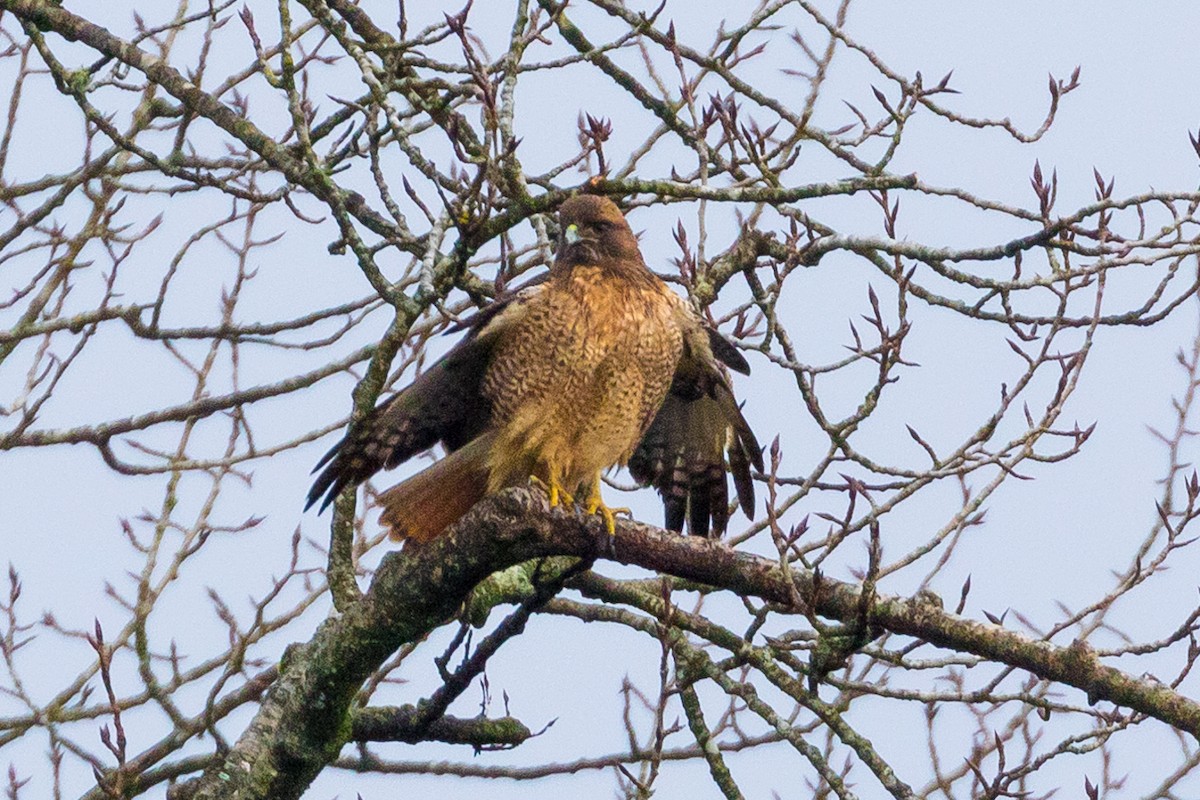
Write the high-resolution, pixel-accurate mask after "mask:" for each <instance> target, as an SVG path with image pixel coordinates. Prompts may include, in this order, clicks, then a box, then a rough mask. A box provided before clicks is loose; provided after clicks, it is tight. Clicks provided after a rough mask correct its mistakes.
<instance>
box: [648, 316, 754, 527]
mask: <svg viewBox="0 0 1200 800" xmlns="http://www.w3.org/2000/svg"><path fill="white" fill-rule="evenodd" d="M694 325H695V326H696V327H698V328H700V329H701V330H700V331H691V332H689V333H690V335H685V336H684V349H683V354H682V355H681V356H680V359H679V364H678V366H677V367H676V369H675V375H674V377H673V379H672V381H671V389H670V391H669V392H668V393H667V398H666V400H664V401H663V404H662V406H661V407H660V408H659V410H658V413H657V414H656V415H655V417H654V420H653V421H652V422H651V423H650V427H649V428H647V429H646V433H645V435H644V436H643V437H642V440H641V442H640V443H639V444H638V446H637V449H636V450H635V451H634V453H633V456H632V457H631V458H630V459H629V472H630V474H631V475H632V476H633V478H634V480H636V481H637V482H638V483H639V484H641V485H642V486H653V487H654V488H655V489H657V490H658V493H659V495H661V496H662V500H663V510H664V514H665V524H666V527H667V528H669V529H671V530H673V531H682V530H683V522H684V519H685V518H686V519H687V520H688V531H689V532H690V533H691V534H692V535H693V536H708V535H710V534H711V535H713V536H720V535H721V534H722V533H724V531H725V527H726V525H727V524H728V523H729V485H728V482H727V481H726V479H725V470H726V450H728V459H729V460H728V469H729V471H730V472H732V473H733V484H734V487H735V489H736V491H737V497H738V504H739V505H740V506H741V508H742V511H743V512H745V514H746V516H753V514H754V482H753V480H752V479H751V477H750V466H751V465H754V467H755V468H756V469H758V470H759V471H760V472H761V471H762V469H763V461H762V451H761V449H760V448H759V446H758V441H757V440H756V439H755V438H754V432H753V431H751V430H750V426H749V425H748V424H747V423H746V419H745V417H743V416H742V411H741V408H740V407H739V406H738V403H737V401H736V400H735V399H734V397H733V390H732V389H731V388H730V386H729V381H728V379H727V378H726V377H725V373H724V372H723V370H722V368H721V366H720V364H719V363H718V361H720V362H721V363H723V364H725V366H727V367H729V368H730V369H734V370H737V371H738V372H741V373H743V374H746V375H748V374H750V365H749V364H748V363H747V362H746V359H745V358H743V357H742V354H741V353H740V352H738V350H737V348H736V347H734V346H733V345H732V344H731V343H730V342H729V341H728V340H726V339H725V338H724V337H723V336H721V334H720V333H718V332H717V331H715V330H714V329H712V328H709V327H708V326H707V325H704V324H703V323H701V322H700V321H699V320H696V321H695V323H694Z"/></svg>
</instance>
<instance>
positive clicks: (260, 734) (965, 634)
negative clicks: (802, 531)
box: [193, 489, 1200, 798]
mask: <svg viewBox="0 0 1200 800" xmlns="http://www.w3.org/2000/svg"><path fill="white" fill-rule="evenodd" d="M554 555H573V556H577V557H584V558H596V559H608V560H612V561H617V562H620V563H624V564H634V565H638V566H642V567H645V568H647V569H652V570H657V571H660V572H665V573H668V574H671V575H676V576H678V577H682V578H685V579H689V580H693V581H698V582H701V583H705V584H709V585H711V586H715V587H720V588H723V589H727V590H731V591H734V592H736V593H738V594H740V595H752V596H756V597H760V598H763V599H766V600H770V601H772V602H775V603H778V604H781V605H783V606H785V607H795V601H796V598H797V597H799V598H801V600H802V601H803V602H804V603H807V604H809V605H811V607H812V609H813V610H814V611H816V612H817V613H819V614H821V615H823V616H826V617H830V618H834V619H840V620H847V621H849V620H853V619H856V618H857V617H858V615H859V613H860V609H859V593H858V590H857V588H856V587H854V586H852V585H850V584H846V583H842V582H838V581H833V580H830V579H828V578H821V579H817V580H814V577H813V575H812V574H811V573H808V572H803V571H792V572H791V574H790V575H789V574H787V573H785V572H783V571H782V570H781V568H780V566H779V564H778V562H777V561H773V560H769V559H765V558H761V557H758V556H754V555H750V554H747V553H740V552H737V551H735V550H732V549H730V548H728V547H726V546H724V545H722V544H720V543H718V542H711V541H708V540H704V539H691V538H685V537H680V536H676V535H673V534H669V533H666V532H663V531H660V530H658V529H656V528H653V527H651V526H648V525H643V524H640V523H637V522H621V523H620V524H619V525H618V527H617V531H616V535H615V536H612V537H610V536H608V535H607V534H605V533H604V529H603V526H602V524H601V523H600V521H599V519H598V518H593V517H583V516H575V515H572V514H567V513H564V512H562V511H555V512H548V511H547V510H546V503H545V498H544V496H543V495H542V494H540V493H537V492H534V491H531V490H527V489H515V490H511V491H508V492H505V493H503V494H501V495H498V496H497V497H495V498H492V499H491V500H489V501H487V502H485V503H482V504H480V505H479V506H478V507H477V508H476V509H475V510H474V511H472V513H470V514H469V515H467V517H465V518H464V519H463V520H462V522H460V523H459V524H458V525H457V526H455V528H453V529H452V530H451V531H449V532H448V533H447V534H446V535H444V536H443V537H442V538H440V539H438V540H436V541H435V542H434V543H433V544H431V545H428V546H426V547H409V548H407V549H405V550H404V551H401V552H394V553H390V554H389V555H388V556H386V557H385V558H384V560H383V563H382V564H381V565H380V568H379V571H378V573H377V574H376V577H375V580H374V582H373V583H372V585H371V587H370V589H369V590H368V591H367V593H366V594H365V595H364V598H363V601H362V602H361V603H359V604H357V605H356V606H354V607H353V608H351V609H350V610H349V611H348V612H347V613H345V614H343V615H341V616H340V617H336V618H332V619H330V620H328V621H326V622H325V623H324V624H323V625H322V626H321V627H320V628H319V629H318V630H317V632H316V634H315V635H314V636H313V638H312V639H311V640H310V641H309V642H307V643H305V644H301V645H294V646H292V647H291V648H290V649H289V650H288V653H287V655H286V656H285V658H284V662H283V668H282V672H281V675H280V678H279V680H278V682H277V683H276V684H275V686H273V687H272V689H271V690H270V692H269V694H268V696H267V697H266V699H265V700H264V702H263V705H262V708H261V710H260V711H259V714H258V716H257V717H256V718H255V720H254V721H253V723H251V725H250V727H249V728H248V730H247V731H246V733H245V734H244V735H243V736H242V738H241V739H240V740H239V741H238V743H237V745H236V746H235V747H234V748H233V749H232V750H231V751H230V752H229V754H228V755H227V757H226V759H225V761H224V764H223V765H221V766H220V768H217V769H213V770H211V771H210V772H209V773H208V774H206V775H205V776H204V777H203V778H201V779H199V784H198V785H197V786H196V787H195V788H196V791H195V793H194V795H193V796H194V797H195V798H230V797H238V798H267V797H270V798H290V797H299V796H300V794H301V793H302V792H303V791H304V789H305V787H306V786H308V784H309V783H310V782H311V781H312V779H313V778H314V777H315V776H316V775H317V774H318V773H319V772H320V771H321V769H322V768H323V767H324V766H325V765H326V764H328V763H329V762H330V761H332V760H333V759H334V758H335V757H336V756H337V754H338V751H339V750H340V749H341V747H342V745H343V744H345V743H346V742H347V741H349V740H350V739H351V738H352V735H353V726H352V723H351V714H350V706H351V701H352V700H353V697H354V695H355V693H356V691H357V690H358V688H359V686H360V685H361V684H362V682H363V681H364V680H365V679H366V678H367V676H368V675H370V674H371V672H372V671H374V670H375V669H376V668H377V667H378V666H379V665H380V664H381V663H383V661H384V659H386V658H387V657H388V656H389V655H390V654H391V653H392V652H394V651H395V650H396V648H398V647H399V646H400V645H402V644H404V643H406V642H410V641H414V640H416V639H418V638H420V637H422V636H424V635H425V634H426V633H428V632H429V631H430V630H432V629H433V628H435V627H437V626H439V625H441V624H443V623H444V622H446V621H447V620H448V619H450V618H451V617H452V616H453V615H454V614H455V613H456V612H457V611H458V609H459V607H460V605H461V603H462V601H463V599H464V598H465V597H466V595H467V593H468V592H469V591H470V590H471V588H472V587H473V586H474V585H475V584H477V583H478V582H479V581H481V580H483V579H484V578H485V577H487V576H488V575H489V574H491V573H492V572H495V571H496V570H499V569H504V568H507V567H509V566H511V565H513V564H517V563H521V562H523V561H527V560H529V559H533V558H539V557H545V556H554ZM799 610H800V609H797V611H799ZM870 617H871V621H872V624H874V625H877V626H879V627H880V628H883V629H886V630H889V631H893V632H895V633H901V634H906V635H909V636H914V637H917V638H920V639H924V640H926V641H928V642H930V643H932V644H935V645H939V646H942V647H947V648H951V649H954V650H958V651H961V652H969V653H974V654H976V655H980V656H983V657H985V658H988V659H991V660H993V661H996V662H1000V663H1004V664H1009V665H1012V666H1016V667H1020V668H1022V669H1026V670H1028V671H1030V672H1032V673H1034V674H1035V675H1037V676H1039V677H1041V678H1044V679H1047V680H1053V681H1056V682H1059V683H1062V684H1065V685H1068V686H1074V687H1076V688H1078V689H1081V690H1083V691H1085V692H1087V694H1088V696H1089V698H1090V699H1092V700H1093V701H1096V700H1108V701H1110V702H1113V703H1116V704H1117V705H1122V706H1127V707H1130V708H1132V709H1134V710H1135V711H1137V712H1140V713H1144V714H1147V715H1149V716H1152V717H1154V718H1156V719H1159V720H1161V721H1163V722H1165V723H1167V724H1169V725H1171V726H1173V727H1175V728H1178V729H1180V730H1184V731H1187V732H1188V733H1191V734H1192V735H1193V736H1197V735H1200V705H1198V704H1197V703H1195V702H1193V701H1192V700H1189V699H1188V698H1185V697H1183V696H1181V695H1179V694H1177V693H1175V692H1173V691H1172V690H1171V689H1170V688H1169V687H1167V686H1163V685H1157V684H1154V683H1152V682H1150V681H1141V680H1138V679H1136V678H1133V677H1131V676H1129V675H1127V674H1125V673H1123V672H1121V671H1120V670H1117V669H1113V668H1111V667H1108V666H1104V665H1102V664H1101V663H1100V662H1099V660H1098V659H1097V658H1096V657H1095V655H1094V654H1092V653H1091V652H1090V650H1089V649H1088V648H1087V647H1086V645H1082V644H1076V645H1072V646H1070V647H1065V648H1064V647H1059V646H1056V645H1053V644H1051V643H1049V642H1044V641H1035V640H1032V639H1029V638H1027V637H1024V636H1021V635H1019V634H1016V633H1013V632H1012V631H1008V630H1005V629H1004V628H1001V627H1000V626H997V625H992V624H987V623H980V622H975V621H973V620H969V619H965V618H963V617H960V616H957V615H955V614H950V613H948V612H946V611H943V610H942V609H941V608H940V607H939V606H938V605H936V604H933V603H929V602H924V601H919V600H905V599H901V598H896V597H886V596H881V597H878V599H877V600H876V602H875V604H874V606H873V607H872V609H871V614H870ZM221 775H224V776H225V777H220V776H221Z"/></svg>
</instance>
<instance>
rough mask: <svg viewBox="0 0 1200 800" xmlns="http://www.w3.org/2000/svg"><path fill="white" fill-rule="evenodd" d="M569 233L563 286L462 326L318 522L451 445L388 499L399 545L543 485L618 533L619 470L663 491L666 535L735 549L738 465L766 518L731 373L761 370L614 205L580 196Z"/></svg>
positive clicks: (519, 294)
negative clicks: (347, 496)
mask: <svg viewBox="0 0 1200 800" xmlns="http://www.w3.org/2000/svg"><path fill="white" fill-rule="evenodd" d="M559 225H560V230H561V236H560V240H559V243H558V250H557V253H556V257H555V260H554V263H553V265H552V266H551V267H550V271H549V273H548V274H547V275H546V276H544V277H543V278H542V279H541V280H539V281H536V282H535V283H533V284H531V285H528V286H526V287H524V288H522V289H521V290H519V291H516V292H514V293H512V294H510V295H508V296H506V297H503V298H500V299H497V300H496V301H494V302H492V303H491V304H490V305H488V306H486V307H485V308H483V309H482V310H481V311H479V312H478V313H477V314H476V315H475V316H474V317H472V318H471V319H469V320H467V321H466V322H463V323H461V324H460V325H459V326H457V328H458V329H460V330H461V329H465V330H466V334H465V335H464V337H463V339H462V341H460V342H459V343H458V344H457V345H455V346H454V347H453V348H452V349H451V350H450V351H449V352H448V353H447V354H446V355H445V357H443V358H442V359H441V360H440V361H438V362H437V363H436V364H434V365H433V366H432V367H430V368H429V369H427V370H426V371H425V372H423V373H422V374H421V375H420V376H418V377H417V378H416V379H415V380H414V381H413V382H412V383H411V384H410V385H409V386H407V387H406V388H404V389H402V390H401V391H400V392H398V393H397V394H395V395H394V396H393V397H391V398H390V399H389V400H387V401H386V402H384V403H382V404H381V405H379V406H378V407H376V408H375V409H374V411H372V412H371V413H370V414H369V415H367V416H366V417H365V418H363V419H361V420H359V421H357V422H356V423H354V424H353V425H351V426H350V429H349V431H348V432H347V433H346V435H345V437H344V438H343V439H342V440H341V441H340V442H338V444H337V445H335V446H334V447H333V449H332V450H330V451H329V452H328V453H326V454H325V457H324V458H322V459H321V461H320V462H319V463H318V464H317V466H316V468H315V469H314V470H313V471H314V472H316V470H318V469H320V470H322V471H321V473H320V475H319V476H318V477H317V479H316V481H315V482H314V483H313V486H312V489H311V491H310V492H309V493H308V504H307V506H305V508H308V507H311V506H312V505H313V504H314V503H316V502H317V501H318V500H320V501H321V510H324V509H325V507H326V506H328V505H329V504H330V502H332V501H333V499H334V498H335V497H336V496H337V495H338V493H340V492H341V491H342V490H343V489H345V488H347V487H353V486H356V485H358V484H359V483H361V482H363V481H364V480H366V479H367V478H369V477H370V476H371V475H373V474H375V473H376V472H378V471H379V470H380V469H385V468H391V467H394V466H396V465H397V464H400V463H401V462H403V461H405V460H407V459H409V458H411V457H412V456H413V455H415V454H417V453H419V452H421V451H423V450H425V449H427V448H429V447H432V446H433V445H434V444H436V443H438V442H441V443H442V444H443V445H444V446H445V447H446V449H447V451H448V454H447V455H446V457H445V458H442V459H441V460H440V461H437V462H435V463H434V464H433V465H431V466H429V467H428V468H426V469H425V470H423V471H421V472H419V473H417V474H416V475H413V476H412V477H410V478H408V479H407V480H405V481H403V482H402V483H400V484H398V485H397V486H395V487H393V488H391V489H389V490H387V491H386V492H383V493H382V494H381V495H380V496H379V502H380V504H381V505H382V507H383V513H382V515H381V517H380V521H381V522H382V523H383V524H384V525H386V526H387V527H388V528H389V529H390V532H391V535H392V538H394V539H409V540H413V541H416V542H426V541H429V540H430V539H432V538H434V537H435V536H437V535H438V534H439V533H441V532H442V531H443V530H444V529H445V528H446V527H448V526H449V525H451V524H453V523H454V522H455V521H457V520H458V519H459V518H460V517H461V516H462V515H464V514H465V513H466V512H467V511H468V510H469V509H470V508H471V506H473V505H474V504H475V503H476V502H477V501H479V500H480V499H481V498H482V497H483V496H484V495H486V494H489V493H492V492H496V491H499V490H501V489H504V488H506V487H510V486H515V485H518V484H523V483H526V482H527V481H529V480H530V479H534V480H536V481H537V482H540V483H541V484H542V485H543V486H545V488H546V490H547V492H548V494H549V498H550V506H551V507H554V506H557V505H559V504H560V503H561V502H567V503H574V495H576V494H580V495H581V496H582V497H583V507H584V509H585V511H586V512H587V513H588V514H595V513H599V514H600V515H602V516H603V518H604V522H605V526H606V528H607V529H608V531H609V533H612V532H613V529H614V519H613V509H610V508H609V507H608V506H606V505H605V504H604V501H603V499H602V498H601V496H600V479H601V474H602V473H603V472H604V471H605V470H607V469H609V468H610V467H612V466H614V465H617V464H620V465H628V467H629V471H630V473H631V474H632V475H633V477H634V479H635V480H636V481H637V482H638V483H639V484H640V485H642V486H648V485H652V486H654V487H655V488H656V489H657V490H658V492H659V494H660V495H661V496H662V500H663V505H664V508H665V516H666V520H665V523H666V527H668V528H670V529H672V530H674V531H679V532H682V530H683V523H684V520H685V519H686V520H687V521H688V526H689V532H690V533H691V534H692V535H696V536H707V535H720V534H721V533H722V532H724V530H725V527H726V524H727V523H728V521H729V488H728V485H727V481H726V478H725V470H726V457H725V452H726V450H728V454H729V457H728V468H729V469H730V470H731V472H732V473H733V479H734V485H735V487H736V492H737V497H738V501H739V503H740V505H741V508H742V510H743V511H744V512H745V513H746V515H747V516H752V515H753V510H754V484H753V482H752V480H751V477H750V466H751V465H754V466H755V467H756V468H757V469H758V470H760V471H761V470H762V468H763V464H762V453H761V450H760V448H759V446H758V442H757V441H756V440H755V438H754V433H753V432H752V431H751V430H750V427H749V425H747V424H746V420H745V418H744V417H743V416H742V413H741V409H740V407H739V405H738V403H737V401H736V400H735V399H734V396H733V391H732V389H731V387H730V384H729V379H728V377H727V375H726V372H725V370H724V368H723V367H722V366H721V365H722V364H724V365H725V366H726V367H729V368H731V369H734V370H737V371H738V372H742V373H745V374H749V371H750V368H749V365H748V364H747V363H746V360H745V359H744V358H743V357H742V355H741V353H739V352H738V350H737V349H736V348H735V347H734V346H733V345H732V344H731V343H730V342H728V341H727V340H726V339H724V338H723V337H722V336H721V335H720V334H719V333H717V331H716V330H715V329H713V328H712V327H710V326H709V325H708V324H707V323H706V322H705V321H704V320H703V319H702V318H701V317H700V315H699V314H697V313H696V311H695V310H693V308H692V307H691V306H690V305H689V304H688V303H687V302H686V301H685V300H683V299H682V298H681V297H679V296H678V295H677V294H675V293H674V292H672V291H671V290H670V289H669V288H668V287H667V285H666V283H665V282H663V280H662V279H660V278H659V277H658V276H657V275H655V274H654V273H653V272H651V271H650V269H649V268H648V267H647V266H646V263H645V261H643V260H642V254H641V252H640V251H639V249H638V243H637V238H636V237H635V236H634V235H633V232H632V231H631V230H630V228H629V224H628V223H627V222H626V220H625V217H624V215H622V214H621V211H620V209H619V208H617V206H616V205H615V204H614V203H613V202H612V201H611V200H609V199H607V198H604V197H599V196H595V195H581V196H575V197H572V198H570V199H568V200H567V201H566V202H565V203H563V205H562V207H561V208H560V210H559ZM322 468H323V469H322Z"/></svg>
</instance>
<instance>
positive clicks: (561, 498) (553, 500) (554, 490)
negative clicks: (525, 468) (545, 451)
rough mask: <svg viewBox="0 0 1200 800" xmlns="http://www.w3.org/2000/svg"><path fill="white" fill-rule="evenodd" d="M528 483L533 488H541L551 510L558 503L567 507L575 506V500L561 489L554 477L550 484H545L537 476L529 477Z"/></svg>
mask: <svg viewBox="0 0 1200 800" xmlns="http://www.w3.org/2000/svg"><path fill="white" fill-rule="evenodd" d="M529 482H530V483H532V484H533V485H535V486H539V487H541V489H542V490H543V491H544V492H545V493H546V494H547V495H548V496H549V498H550V507H551V508H557V507H558V506H559V503H560V502H562V503H565V504H569V505H575V498H574V497H572V496H571V495H570V494H568V493H567V490H566V489H564V488H562V485H560V484H559V482H558V480H557V479H555V478H554V477H551V478H550V482H549V483H546V481H544V480H542V479H541V478H539V477H538V476H537V475H530V476H529Z"/></svg>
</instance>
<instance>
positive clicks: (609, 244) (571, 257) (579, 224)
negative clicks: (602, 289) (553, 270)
mask: <svg viewBox="0 0 1200 800" xmlns="http://www.w3.org/2000/svg"><path fill="white" fill-rule="evenodd" d="M558 223H559V229H560V230H561V234H560V236H559V240H558V255H557V260H556V264H559V265H564V266H573V265H578V264H597V265H602V264H606V263H608V264H613V263H632V264H636V265H638V266H640V267H642V268H645V264H644V262H643V261H642V253H641V251H640V250H639V249H638V243H637V237H635V236H634V235H633V231H631V230H630V229H629V223H628V222H626V221H625V215H624V214H622V213H621V209H619V208H617V204H616V203H614V202H613V201H612V200H609V199H608V198H607V197H600V196H598V195H592V194H584V195H577V196H575V197H572V198H570V199H568V200H567V201H566V202H565V203H563V204H562V207H561V208H559V210H558Z"/></svg>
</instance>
